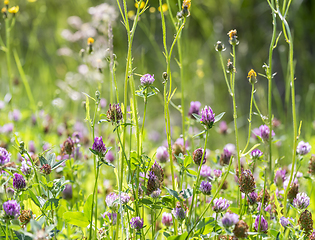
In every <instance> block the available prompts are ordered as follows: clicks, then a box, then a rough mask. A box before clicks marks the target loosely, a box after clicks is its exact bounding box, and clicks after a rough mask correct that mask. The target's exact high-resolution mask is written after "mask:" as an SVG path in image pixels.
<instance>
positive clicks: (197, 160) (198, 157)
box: [193, 148, 207, 166]
mask: <svg viewBox="0 0 315 240" xmlns="http://www.w3.org/2000/svg"><path fill="white" fill-rule="evenodd" d="M203 151H204V150H203V149H202V148H197V149H196V150H195V151H194V153H193V160H194V162H195V163H196V164H197V166H200V163H201V159H202V156H203V155H204V156H203V161H202V164H205V163H206V160H207V159H206V153H203Z"/></svg>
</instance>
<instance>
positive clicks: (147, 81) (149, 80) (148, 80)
mask: <svg viewBox="0 0 315 240" xmlns="http://www.w3.org/2000/svg"><path fill="white" fill-rule="evenodd" d="M154 81H155V79H154V75H150V74H149V73H147V74H144V75H143V76H142V77H141V78H140V82H141V84H142V85H143V86H145V87H147V86H150V85H152V84H153V82H154Z"/></svg>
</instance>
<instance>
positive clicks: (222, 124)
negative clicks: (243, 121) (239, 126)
mask: <svg viewBox="0 0 315 240" xmlns="http://www.w3.org/2000/svg"><path fill="white" fill-rule="evenodd" d="M219 132H220V133H221V134H226V133H227V132H228V125H227V123H226V121H222V122H220V124H219Z"/></svg>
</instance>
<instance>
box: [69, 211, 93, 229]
mask: <svg viewBox="0 0 315 240" xmlns="http://www.w3.org/2000/svg"><path fill="white" fill-rule="evenodd" d="M63 219H64V220H65V221H66V222H67V223H70V224H72V225H75V226H78V227H83V228H85V227H87V226H88V225H89V223H90V222H89V219H88V218H86V216H85V215H84V213H83V212H65V213H64V214H63Z"/></svg>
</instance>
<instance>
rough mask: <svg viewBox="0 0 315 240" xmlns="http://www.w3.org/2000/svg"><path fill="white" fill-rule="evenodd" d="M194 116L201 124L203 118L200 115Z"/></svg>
mask: <svg viewBox="0 0 315 240" xmlns="http://www.w3.org/2000/svg"><path fill="white" fill-rule="evenodd" d="M192 115H193V116H194V117H195V118H196V120H197V121H199V122H200V121H201V116H200V115H198V114H196V113H193V114H192Z"/></svg>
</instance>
